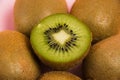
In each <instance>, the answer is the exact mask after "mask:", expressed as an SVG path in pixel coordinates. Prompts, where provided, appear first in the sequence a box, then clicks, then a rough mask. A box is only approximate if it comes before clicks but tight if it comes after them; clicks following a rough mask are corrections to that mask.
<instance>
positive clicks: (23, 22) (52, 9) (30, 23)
mask: <svg viewBox="0 0 120 80" xmlns="http://www.w3.org/2000/svg"><path fill="white" fill-rule="evenodd" d="M67 12H68V11H67V5H66V1H65V0H16V2H15V6H14V22H15V29H16V30H17V31H19V32H22V33H24V34H26V35H27V36H29V35H30V32H31V29H32V28H33V27H34V26H35V25H37V24H38V23H39V21H40V20H41V19H43V18H44V17H46V16H48V15H51V14H55V13H67Z"/></svg>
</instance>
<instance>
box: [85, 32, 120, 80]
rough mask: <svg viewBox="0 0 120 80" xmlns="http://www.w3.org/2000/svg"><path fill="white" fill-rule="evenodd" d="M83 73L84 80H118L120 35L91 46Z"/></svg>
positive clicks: (119, 74) (119, 70)
mask: <svg viewBox="0 0 120 80" xmlns="http://www.w3.org/2000/svg"><path fill="white" fill-rule="evenodd" d="M83 73H84V77H85V80H120V34H117V35H114V36H111V37H109V38H106V39H105V40H103V41H100V42H98V43H97V44H95V45H93V46H92V48H91V51H90V53H89V54H88V56H87V57H86V58H85V60H84V61H83Z"/></svg>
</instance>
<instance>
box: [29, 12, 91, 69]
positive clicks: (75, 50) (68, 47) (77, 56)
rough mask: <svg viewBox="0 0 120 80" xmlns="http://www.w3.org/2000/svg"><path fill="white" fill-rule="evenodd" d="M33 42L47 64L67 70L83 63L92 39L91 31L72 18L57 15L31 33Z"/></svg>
mask: <svg viewBox="0 0 120 80" xmlns="http://www.w3.org/2000/svg"><path fill="white" fill-rule="evenodd" d="M30 41H31V44H32V47H33V49H34V51H35V52H36V53H37V55H38V57H39V58H40V59H41V60H42V61H43V62H44V63H45V64H47V65H49V66H50V67H54V68H55V69H64V68H68V67H70V66H73V65H75V64H78V63H79V62H80V60H82V58H83V57H84V56H85V55H86V54H87V51H88V49H89V47H90V45H91V41H92V36H91V31H90V30H89V28H88V27H87V26H86V25H85V24H83V23H82V22H81V21H79V20H78V19H76V18H75V17H73V16H72V15H70V14H54V15H50V16H48V17H46V18H45V19H43V20H42V21H41V22H40V23H39V24H38V25H37V26H36V27H35V28H34V29H33V30H32V32H31V36H30Z"/></svg>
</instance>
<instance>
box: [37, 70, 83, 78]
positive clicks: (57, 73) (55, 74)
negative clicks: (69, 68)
mask: <svg viewBox="0 0 120 80" xmlns="http://www.w3.org/2000/svg"><path fill="white" fill-rule="evenodd" d="M38 80H81V79H80V78H79V77H78V76H76V75H74V74H72V73H70V72H66V71H50V72H47V73H44V74H43V75H42V76H41V77H40V78H39V79H38Z"/></svg>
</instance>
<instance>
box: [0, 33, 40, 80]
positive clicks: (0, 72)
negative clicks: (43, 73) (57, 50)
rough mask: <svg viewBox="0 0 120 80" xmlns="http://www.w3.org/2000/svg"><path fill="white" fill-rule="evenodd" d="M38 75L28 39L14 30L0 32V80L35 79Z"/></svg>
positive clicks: (38, 70) (37, 68)
mask: <svg viewBox="0 0 120 80" xmlns="http://www.w3.org/2000/svg"><path fill="white" fill-rule="evenodd" d="M39 75H40V68H39V66H38V64H37V63H36V61H35V59H34V57H33V54H32V53H31V50H30V43H29V39H28V38H27V37H26V36H24V35H23V34H21V33H19V32H16V31H3V32H0V80H35V79H37V78H38V76H39Z"/></svg>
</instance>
